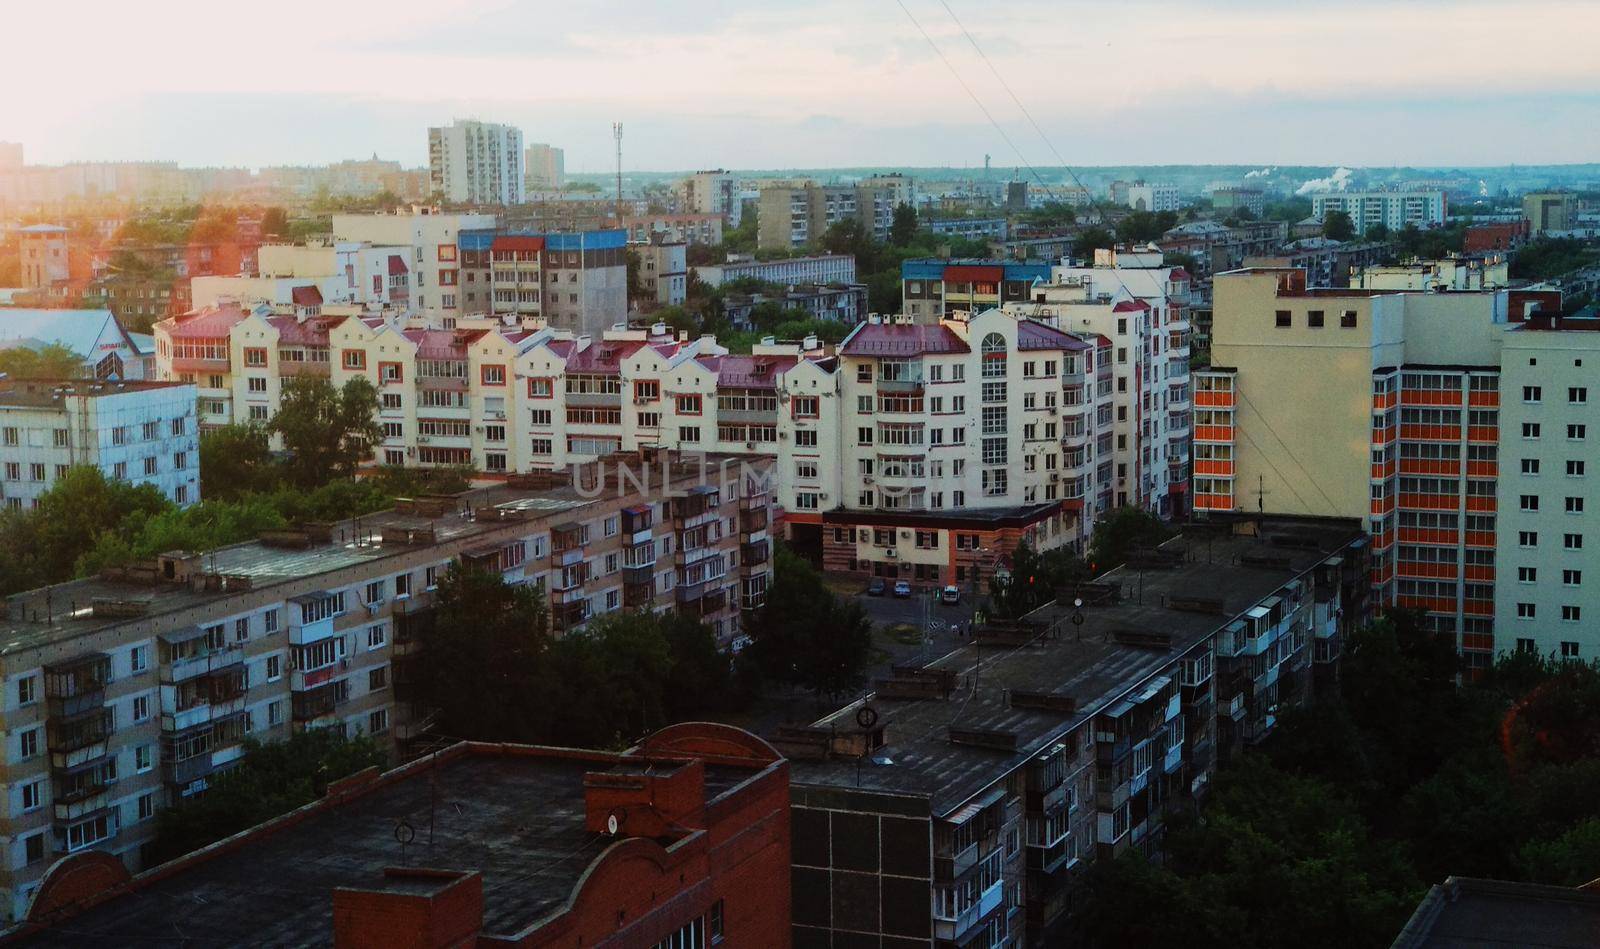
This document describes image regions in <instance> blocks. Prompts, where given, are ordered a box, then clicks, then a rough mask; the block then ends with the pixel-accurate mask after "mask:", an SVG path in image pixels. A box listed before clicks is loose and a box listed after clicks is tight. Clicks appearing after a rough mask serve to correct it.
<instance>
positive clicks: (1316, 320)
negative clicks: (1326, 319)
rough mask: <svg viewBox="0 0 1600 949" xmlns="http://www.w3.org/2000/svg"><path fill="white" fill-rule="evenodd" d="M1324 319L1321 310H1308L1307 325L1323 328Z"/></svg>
mask: <svg viewBox="0 0 1600 949" xmlns="http://www.w3.org/2000/svg"><path fill="white" fill-rule="evenodd" d="M1322 319H1323V318H1322V311H1321V310H1307V311H1306V325H1307V326H1309V327H1311V328H1312V329H1322Z"/></svg>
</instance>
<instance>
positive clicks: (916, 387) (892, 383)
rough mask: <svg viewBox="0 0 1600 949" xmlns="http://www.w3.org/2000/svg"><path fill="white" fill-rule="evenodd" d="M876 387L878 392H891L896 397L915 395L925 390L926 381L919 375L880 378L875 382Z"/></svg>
mask: <svg viewBox="0 0 1600 949" xmlns="http://www.w3.org/2000/svg"><path fill="white" fill-rule="evenodd" d="M877 387H878V391H879V392H892V393H895V394H897V395H915V394H918V393H921V392H923V391H924V390H926V389H927V387H928V380H926V379H924V378H923V377H922V374H921V373H911V374H910V375H906V376H901V377H897V378H894V379H890V378H887V377H880V378H879V379H878V382H877Z"/></svg>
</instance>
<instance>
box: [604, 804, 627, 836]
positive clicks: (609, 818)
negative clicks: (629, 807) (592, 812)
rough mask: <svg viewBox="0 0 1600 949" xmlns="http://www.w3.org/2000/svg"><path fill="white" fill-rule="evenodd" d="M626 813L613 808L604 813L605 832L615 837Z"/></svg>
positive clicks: (620, 828)
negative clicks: (609, 811)
mask: <svg viewBox="0 0 1600 949" xmlns="http://www.w3.org/2000/svg"><path fill="white" fill-rule="evenodd" d="M627 816H628V815H627V814H626V813H624V812H623V811H621V810H615V811H612V812H611V813H609V814H607V815H606V833H608V834H610V835H611V836H613V837H615V836H617V834H618V833H619V832H620V831H621V830H622V821H623V820H624V819H625V818H626V817H627Z"/></svg>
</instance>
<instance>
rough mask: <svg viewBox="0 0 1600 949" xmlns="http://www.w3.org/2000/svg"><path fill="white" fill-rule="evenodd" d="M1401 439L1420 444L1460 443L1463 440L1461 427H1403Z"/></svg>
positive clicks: (1401, 428)
mask: <svg viewBox="0 0 1600 949" xmlns="http://www.w3.org/2000/svg"><path fill="white" fill-rule="evenodd" d="M1400 437H1401V438H1403V439H1405V440H1407V441H1418V442H1458V441H1460V440H1461V426H1459V425H1401V426H1400Z"/></svg>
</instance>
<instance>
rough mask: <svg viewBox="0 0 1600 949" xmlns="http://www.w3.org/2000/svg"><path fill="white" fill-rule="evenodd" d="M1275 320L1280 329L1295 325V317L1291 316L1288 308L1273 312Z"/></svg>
mask: <svg viewBox="0 0 1600 949" xmlns="http://www.w3.org/2000/svg"><path fill="white" fill-rule="evenodd" d="M1273 320H1274V323H1275V324H1276V325H1277V327H1278V329H1287V328H1289V327H1290V326H1293V325H1294V318H1293V317H1292V316H1290V314H1289V311H1288V310H1279V311H1277V312H1276V313H1274V314H1273Z"/></svg>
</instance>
